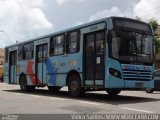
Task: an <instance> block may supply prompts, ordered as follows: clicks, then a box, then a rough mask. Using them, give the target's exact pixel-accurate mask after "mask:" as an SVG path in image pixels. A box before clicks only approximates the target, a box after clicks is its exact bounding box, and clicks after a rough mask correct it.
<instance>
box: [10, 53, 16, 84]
mask: <svg viewBox="0 0 160 120" xmlns="http://www.w3.org/2000/svg"><path fill="white" fill-rule="evenodd" d="M16 65H17V51H12V52H10V55H9V83H11V84H17V73H16Z"/></svg>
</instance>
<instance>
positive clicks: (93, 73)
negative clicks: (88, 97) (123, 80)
mask: <svg viewBox="0 0 160 120" xmlns="http://www.w3.org/2000/svg"><path fill="white" fill-rule="evenodd" d="M83 65H84V67H83V68H84V69H83V70H84V86H101V87H102V86H104V78H105V75H104V73H105V64H104V31H99V32H94V33H90V34H86V35H84V64H83Z"/></svg>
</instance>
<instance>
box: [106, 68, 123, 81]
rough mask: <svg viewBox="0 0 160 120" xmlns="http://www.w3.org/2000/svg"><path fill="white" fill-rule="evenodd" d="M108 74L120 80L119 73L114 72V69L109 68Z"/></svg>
mask: <svg viewBox="0 0 160 120" xmlns="http://www.w3.org/2000/svg"><path fill="white" fill-rule="evenodd" d="M109 73H110V74H111V75H112V76H114V77H117V78H120V79H121V78H122V76H121V72H120V71H118V70H116V69H113V68H109Z"/></svg>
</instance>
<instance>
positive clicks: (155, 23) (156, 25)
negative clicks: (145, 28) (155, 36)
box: [149, 18, 159, 33]
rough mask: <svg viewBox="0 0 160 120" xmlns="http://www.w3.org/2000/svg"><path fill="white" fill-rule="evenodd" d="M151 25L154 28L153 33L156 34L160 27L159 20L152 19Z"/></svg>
mask: <svg viewBox="0 0 160 120" xmlns="http://www.w3.org/2000/svg"><path fill="white" fill-rule="evenodd" d="M149 24H150V25H151V26H152V28H153V31H154V33H155V31H156V30H157V28H158V26H159V23H158V20H157V19H155V18H152V19H150V21H149Z"/></svg>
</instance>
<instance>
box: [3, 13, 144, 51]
mask: <svg viewBox="0 0 160 120" xmlns="http://www.w3.org/2000/svg"><path fill="white" fill-rule="evenodd" d="M113 18H122V19H128V20H133V21H136V20H135V19H131V18H125V17H115V16H111V17H105V18H102V19H99V20H95V21H92V22H88V23H85V24H82V25H78V26H74V27H71V28H68V29H65V30H61V31H57V32H54V33H50V34H48V35H43V36H40V37H37V38H33V39H30V40H25V41H23V42H19V43H15V44H13V45H9V46H5V48H9V47H14V46H17V45H21V44H25V43H28V42H33V41H37V40H40V39H45V38H48V37H51V36H54V35H58V34H61V33H65V32H69V31H73V30H76V29H82V28H84V27H88V26H90V25H95V24H98V23H103V22H106V20H107V19H113ZM139 22H141V23H143V24H144V23H145V22H142V21H139ZM145 24H147V23H145Z"/></svg>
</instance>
